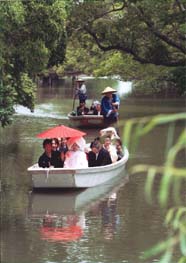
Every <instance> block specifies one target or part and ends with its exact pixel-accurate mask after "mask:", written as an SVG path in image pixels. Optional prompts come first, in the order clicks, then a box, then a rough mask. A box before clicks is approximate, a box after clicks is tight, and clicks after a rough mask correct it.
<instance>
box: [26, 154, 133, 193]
mask: <svg viewBox="0 0 186 263" xmlns="http://www.w3.org/2000/svg"><path fill="white" fill-rule="evenodd" d="M128 157H129V153H128V150H127V149H125V151H124V157H123V158H122V159H121V160H120V161H117V162H116V163H113V164H110V165H106V166H99V167H89V168H84V169H67V168H41V167H38V165H37V164H35V165H33V166H31V167H29V168H28V172H29V174H30V175H31V178H32V186H33V188H88V187H94V186H97V185H100V184H103V183H106V182H107V181H109V180H111V179H112V178H114V177H116V176H118V175H119V174H120V173H121V172H122V171H123V170H124V168H125V164H126V162H127V160H128Z"/></svg>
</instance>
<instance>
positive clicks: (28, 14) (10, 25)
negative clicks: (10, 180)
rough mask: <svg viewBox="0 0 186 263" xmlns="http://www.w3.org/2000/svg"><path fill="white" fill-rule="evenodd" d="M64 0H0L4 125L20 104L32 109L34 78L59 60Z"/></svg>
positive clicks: (63, 41)
mask: <svg viewBox="0 0 186 263" xmlns="http://www.w3.org/2000/svg"><path fill="white" fill-rule="evenodd" d="M65 24H66V9H65V1H63V0H62V1H59V0H47V1H44V0H41V1H38V0H29V1H25V0H16V1H1V2H0V27H1V28H0V45H1V51H0V68H1V71H0V77H1V83H0V94H1V99H0V121H1V125H2V126H5V125H7V124H9V123H10V121H11V116H12V114H13V113H14V108H13V106H14V105H15V104H21V105H23V106H26V107H28V108H29V109H31V110H33V108H34V98H35V90H36V85H35V82H34V80H35V79H36V78H37V74H38V73H39V72H41V71H42V70H43V69H45V68H48V67H51V66H53V65H58V64H59V63H62V62H63V60H64V57H65V49H66V29H65Z"/></svg>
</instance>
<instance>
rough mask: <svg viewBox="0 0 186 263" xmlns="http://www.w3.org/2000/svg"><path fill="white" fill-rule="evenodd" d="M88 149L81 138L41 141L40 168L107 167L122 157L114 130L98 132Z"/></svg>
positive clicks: (119, 140)
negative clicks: (42, 150) (42, 149)
mask: <svg viewBox="0 0 186 263" xmlns="http://www.w3.org/2000/svg"><path fill="white" fill-rule="evenodd" d="M99 135H100V136H99V137H96V138H95V139H94V140H93V141H92V142H91V143H90V146H89V147H88V146H87V145H86V141H85V139H84V138H83V137H78V138H77V137H72V138H62V139H61V138H58V139H57V138H53V139H45V140H44V141H43V148H44V152H43V154H42V155H41V156H40V157H39V160H38V165H39V167H42V168H49V167H54V168H62V167H64V168H88V167H95V166H103V165H108V164H111V163H114V162H117V161H118V160H120V159H121V158H122V157H123V150H122V142H121V139H120V137H119V136H118V134H117V132H116V130H115V128H113V127H108V128H106V129H103V130H101V131H100V134H99Z"/></svg>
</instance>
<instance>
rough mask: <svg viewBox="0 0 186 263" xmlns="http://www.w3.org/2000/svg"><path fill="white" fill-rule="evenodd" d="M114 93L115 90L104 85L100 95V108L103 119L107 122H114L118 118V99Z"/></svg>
mask: <svg viewBox="0 0 186 263" xmlns="http://www.w3.org/2000/svg"><path fill="white" fill-rule="evenodd" d="M115 93H116V90H115V89H113V88H111V87H106V88H105V89H104V90H103V91H102V95H104V96H103V98H102V100H101V110H102V114H103V116H104V119H105V120H106V121H108V122H115V121H117V120H118V109H119V104H120V99H119V97H118V96H117V94H115Z"/></svg>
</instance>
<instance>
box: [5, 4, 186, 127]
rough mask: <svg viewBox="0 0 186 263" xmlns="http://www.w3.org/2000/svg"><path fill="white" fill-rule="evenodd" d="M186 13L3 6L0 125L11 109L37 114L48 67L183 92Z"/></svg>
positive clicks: (154, 8) (173, 8) (126, 7)
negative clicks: (41, 75) (37, 100)
mask: <svg viewBox="0 0 186 263" xmlns="http://www.w3.org/2000/svg"><path fill="white" fill-rule="evenodd" d="M184 15H185V1H183V0H182V1H181V0H177V1H176V0H166V1H164V0H157V1H156V3H155V2H154V1H153V0H143V1H137V0H135V1H132V0H131V1H127V0H123V1H121V0H120V1H114V0H105V1H88V0H87V1H86V0H84V1H67V0H60V1H59V0H46V1H44V0H41V1H38V0H28V1H26V0H16V1H1V2H0V46H1V51H0V69H1V70H0V77H1V82H0V98H1V99H0V121H1V125H2V126H5V125H7V124H8V123H9V122H10V120H11V116H12V115H13V113H14V108H13V106H14V105H15V104H21V105H23V106H26V107H28V108H29V109H30V110H33V109H34V95H35V89H36V81H37V77H38V74H39V73H40V72H42V71H44V70H46V69H49V68H51V67H53V66H57V67H55V69H56V68H57V71H58V72H66V71H68V70H71V71H73V70H81V71H82V72H84V73H88V74H94V75H95V76H103V75H107V76H108V75H110V76H112V75H117V76H120V78H121V79H123V80H129V79H130V80H133V81H134V84H135V85H134V86H135V88H136V89H137V90H139V89H140V88H141V87H143V88H144V89H143V90H142V92H143V93H144V92H149V91H152V92H154V91H156V90H157V89H162V88H164V87H166V88H167V87H168V88H170V87H171V88H172V87H174V88H176V89H177V91H178V92H177V93H178V94H183V93H184V92H185V81H186V77H185V51H186V45H185V28H186V24H185V20H184ZM167 83H168V84H167Z"/></svg>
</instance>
